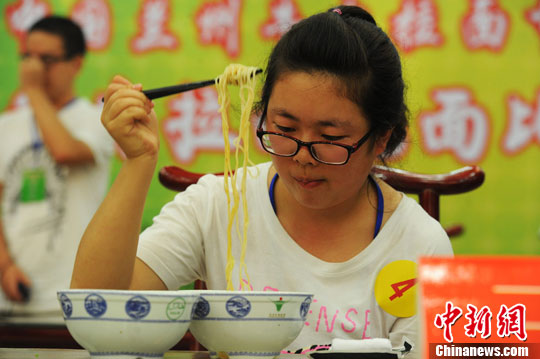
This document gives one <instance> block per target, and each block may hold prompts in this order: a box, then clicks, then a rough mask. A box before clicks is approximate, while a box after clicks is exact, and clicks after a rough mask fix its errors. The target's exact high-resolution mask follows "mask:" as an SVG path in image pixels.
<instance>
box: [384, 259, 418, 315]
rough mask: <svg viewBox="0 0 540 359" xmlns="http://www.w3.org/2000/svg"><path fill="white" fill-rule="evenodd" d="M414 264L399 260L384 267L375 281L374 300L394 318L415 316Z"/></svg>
mask: <svg viewBox="0 0 540 359" xmlns="http://www.w3.org/2000/svg"><path fill="white" fill-rule="evenodd" d="M416 287H417V286H416V263H415V262H413V261H409V260H400V261H394V262H391V263H388V264H387V265H386V266H384V267H383V268H382V269H381V271H380V272H379V274H377V279H376V280H375V288H374V291H375V299H376V300H377V303H378V304H379V306H380V307H381V308H382V309H383V310H384V311H385V312H387V313H389V314H391V315H394V316H396V317H410V316H413V315H415V314H416Z"/></svg>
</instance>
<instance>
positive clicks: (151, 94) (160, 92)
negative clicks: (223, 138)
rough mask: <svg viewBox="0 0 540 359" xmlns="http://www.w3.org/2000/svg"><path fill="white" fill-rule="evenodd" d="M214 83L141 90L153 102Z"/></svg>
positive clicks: (201, 82)
mask: <svg viewBox="0 0 540 359" xmlns="http://www.w3.org/2000/svg"><path fill="white" fill-rule="evenodd" d="M261 72H262V69H257V71H255V74H260V73H261ZM215 83H216V79H211V80H205V81H198V82H190V83H187V84H180V85H173V86H166V87H158V88H155V89H150V90H143V91H142V93H143V94H145V95H146V97H148V99H150V100H153V99H156V98H160V97H165V96H170V95H174V94H177V93H181V92H186V91H191V90H196V89H198V88H201V87H206V86H210V85H214V84H215ZM101 101H102V102H103V101H104V99H103V98H102V99H101Z"/></svg>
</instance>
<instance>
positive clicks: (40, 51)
mask: <svg viewBox="0 0 540 359" xmlns="http://www.w3.org/2000/svg"><path fill="white" fill-rule="evenodd" d="M85 53H86V44H85V40H84V36H83V33H82V31H81V28H80V27H79V26H78V25H77V24H75V23H74V22H73V21H71V20H70V19H68V18H64V17H60V16H49V17H45V18H43V19H41V20H39V21H38V22H37V23H35V24H34V25H33V26H32V27H30V29H29V31H28V33H27V35H26V39H25V48H24V49H23V53H22V57H21V63H20V70H19V77H20V87H21V89H22V91H23V92H24V93H25V94H26V96H27V98H28V105H27V106H23V107H21V108H17V109H16V110H13V111H10V112H6V113H4V114H2V115H0V200H1V203H2V207H1V211H0V278H1V291H0V311H1V312H4V313H6V312H7V313H10V314H19V313H20V314H37V313H46V312H58V311H59V308H60V306H59V304H58V302H57V299H56V291H57V290H58V289H64V288H68V287H69V282H70V279H71V272H72V269H73V262H74V258H75V254H76V251H77V247H78V244H79V240H80V238H81V236H82V234H83V232H84V229H85V228H86V225H87V224H88V222H89V220H90V219H91V217H92V215H93V213H94V211H95V210H96V209H97V207H98V206H99V204H100V203H101V200H102V198H103V196H104V195H105V192H106V190H107V188H108V177H109V170H110V169H109V161H110V158H111V155H112V153H113V142H112V139H111V138H110V136H109V135H108V134H107V132H106V131H105V129H104V128H103V127H102V125H101V121H100V108H99V107H98V106H96V105H93V104H91V103H90V102H89V101H88V100H86V99H83V98H79V97H77V96H76V94H75V88H74V85H75V79H76V77H77V75H78V74H79V72H80V70H81V67H82V65H83V57H84V55H85Z"/></svg>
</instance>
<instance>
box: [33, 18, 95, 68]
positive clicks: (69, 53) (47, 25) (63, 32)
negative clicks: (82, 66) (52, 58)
mask: <svg viewBox="0 0 540 359" xmlns="http://www.w3.org/2000/svg"><path fill="white" fill-rule="evenodd" d="M33 31H43V32H46V33H49V34H53V35H57V36H59V37H60V38H61V39H62V42H63V44H64V52H65V57H66V58H67V59H70V58H72V57H75V56H79V55H80V56H84V54H85V53H86V41H85V39H84V34H83V32H82V30H81V28H80V26H79V25H77V24H76V23H75V22H74V21H72V20H70V19H69V18H66V17H63V16H58V15H50V16H46V17H44V18H42V19H41V20H38V21H37V22H36V23H35V24H34V25H32V26H31V27H30V29H29V30H28V33H31V32H33Z"/></svg>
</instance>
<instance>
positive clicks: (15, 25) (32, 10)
mask: <svg viewBox="0 0 540 359" xmlns="http://www.w3.org/2000/svg"><path fill="white" fill-rule="evenodd" d="M5 12H6V13H5V14H6V24H7V27H8V29H9V31H11V33H13V35H15V37H17V39H18V40H19V45H20V46H21V48H22V41H23V38H24V34H25V33H26V30H28V28H29V27H30V26H32V24H34V23H35V22H36V21H37V20H39V19H41V18H42V17H44V16H46V15H48V14H50V13H51V9H50V7H49V4H48V3H47V2H45V1H42V0H18V1H16V2H14V3H13V4H10V5H7V6H6V10H5Z"/></svg>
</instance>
